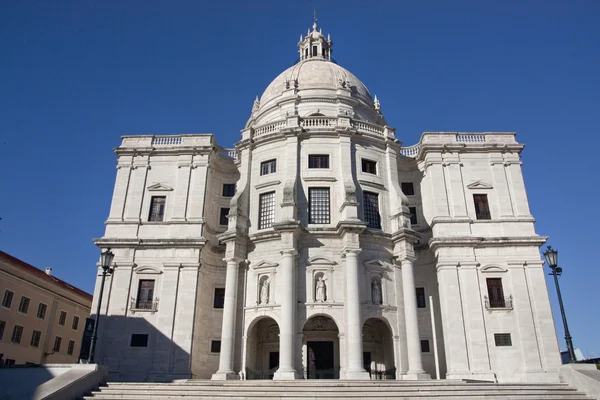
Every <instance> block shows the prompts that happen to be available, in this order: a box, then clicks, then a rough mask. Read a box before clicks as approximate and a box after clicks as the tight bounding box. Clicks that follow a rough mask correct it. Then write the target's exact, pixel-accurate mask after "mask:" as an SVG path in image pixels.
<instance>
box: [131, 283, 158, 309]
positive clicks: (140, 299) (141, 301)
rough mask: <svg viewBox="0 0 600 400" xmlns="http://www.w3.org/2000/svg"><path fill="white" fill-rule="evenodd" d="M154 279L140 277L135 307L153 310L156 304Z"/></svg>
mask: <svg viewBox="0 0 600 400" xmlns="http://www.w3.org/2000/svg"><path fill="white" fill-rule="evenodd" d="M153 299H154V279H140V284H139V286H138V295H137V300H136V302H135V308H136V309H138V310H152V309H153V306H154V301H153Z"/></svg>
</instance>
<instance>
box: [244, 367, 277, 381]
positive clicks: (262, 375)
mask: <svg viewBox="0 0 600 400" xmlns="http://www.w3.org/2000/svg"><path fill="white" fill-rule="evenodd" d="M277 369H278V367H275V368H271V369H268V370H266V371H254V370H252V369H250V368H246V379H247V380H257V379H273V375H275V372H276V371H277Z"/></svg>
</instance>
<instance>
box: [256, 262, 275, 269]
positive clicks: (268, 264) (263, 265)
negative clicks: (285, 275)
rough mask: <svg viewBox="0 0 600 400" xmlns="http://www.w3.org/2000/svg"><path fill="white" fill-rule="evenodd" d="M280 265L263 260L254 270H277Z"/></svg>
mask: <svg viewBox="0 0 600 400" xmlns="http://www.w3.org/2000/svg"><path fill="white" fill-rule="evenodd" d="M278 265H279V264H277V263H272V262H269V261H265V260H261V261H259V262H257V263H256V264H254V265H253V266H252V268H253V269H263V268H275V267H277V266H278Z"/></svg>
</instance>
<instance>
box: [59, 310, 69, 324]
mask: <svg viewBox="0 0 600 400" xmlns="http://www.w3.org/2000/svg"><path fill="white" fill-rule="evenodd" d="M66 321H67V313H66V311H61V312H60V316H59V317H58V324H59V325H60V326H65V322H66Z"/></svg>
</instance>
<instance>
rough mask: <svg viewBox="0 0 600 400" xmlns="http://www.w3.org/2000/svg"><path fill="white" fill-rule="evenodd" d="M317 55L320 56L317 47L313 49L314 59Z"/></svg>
mask: <svg viewBox="0 0 600 400" xmlns="http://www.w3.org/2000/svg"><path fill="white" fill-rule="evenodd" d="M317 54H318V52H317V46H313V47H312V55H313V57H315V56H316V55H317Z"/></svg>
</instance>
